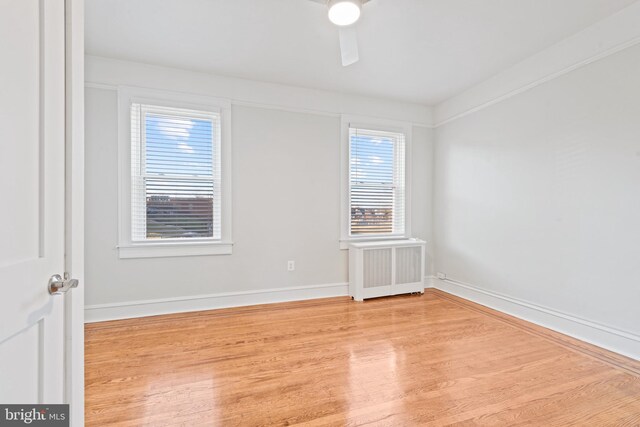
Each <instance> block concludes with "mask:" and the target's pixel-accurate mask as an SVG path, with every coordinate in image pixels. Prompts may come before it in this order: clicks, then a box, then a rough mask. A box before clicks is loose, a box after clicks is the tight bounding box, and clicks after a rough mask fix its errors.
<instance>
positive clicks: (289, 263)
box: [287, 261, 296, 271]
mask: <svg viewBox="0 0 640 427" xmlns="http://www.w3.org/2000/svg"><path fill="white" fill-rule="evenodd" d="M295 269H296V262H295V261H287V270H288V271H294V270H295Z"/></svg>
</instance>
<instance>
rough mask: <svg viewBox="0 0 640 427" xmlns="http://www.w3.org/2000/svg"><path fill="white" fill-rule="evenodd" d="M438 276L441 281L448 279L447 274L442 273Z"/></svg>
mask: <svg viewBox="0 0 640 427" xmlns="http://www.w3.org/2000/svg"><path fill="white" fill-rule="evenodd" d="M436 276H437V277H438V279H440V280H444V279H446V278H447V275H446V274H444V273H440V272H438V273H437V274H436Z"/></svg>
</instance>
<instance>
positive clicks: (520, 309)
mask: <svg viewBox="0 0 640 427" xmlns="http://www.w3.org/2000/svg"><path fill="white" fill-rule="evenodd" d="M433 287H434V288H436V289H439V290H441V291H444V292H447V293H449V294H452V295H455V296H458V297H460V298H464V299H466V300H469V301H472V302H475V303H477V304H480V305H483V306H485V307H489V308H492V309H494V310H497V311H501V312H503V313H506V314H509V315H511V316H514V317H517V318H520V319H523V320H526V321H528V322H531V323H534V324H536V325H540V326H543V327H545V328H549V329H551V330H554V331H557V332H560V333H563V334H565V335H568V336H570V337H573V338H577V339H579V340H581V341H584V342H587V343H590V344H593V345H596V346H598V347H602V348H604V349H607V350H610V351H613V352H615V353H618V354H621V355H624V356H627V357H630V358H632V359H635V360H640V336H638V335H635V334H633V333H630V332H627V331H621V330H619V329H616V328H613V327H611V326H607V325H602V324H598V323H595V322H591V321H588V320H585V319H581V318H578V317H575V316H572V315H569V314H566V313H561V312H559V311H556V310H552V309H549V308H546V307H541V306H539V305H536V304H532V303H529V302H526V301H522V300H518V299H516V298H512V297H509V296H506V295H502V294H498V293H496V292H491V291H487V290H484V289H481V288H479V287H478V286H475V285H471V284H469V283H464V282H460V281H457V280H453V279H449V278H447V279H444V280H441V279H437V278H434V279H433Z"/></svg>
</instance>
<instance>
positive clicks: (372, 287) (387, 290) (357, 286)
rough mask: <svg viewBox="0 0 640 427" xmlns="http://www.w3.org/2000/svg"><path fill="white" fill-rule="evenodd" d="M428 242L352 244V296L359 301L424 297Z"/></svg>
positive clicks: (411, 240)
mask: <svg viewBox="0 0 640 427" xmlns="http://www.w3.org/2000/svg"><path fill="white" fill-rule="evenodd" d="M424 252H425V242H424V240H419V239H403V240H386V241H375V242H360V243H351V244H349V295H351V296H352V297H353V299H354V300H356V301H362V300H364V299H367V298H376V297H382V296H387V295H398V294H406V293H411V292H421V293H424V282H423V280H424V279H423V278H424Z"/></svg>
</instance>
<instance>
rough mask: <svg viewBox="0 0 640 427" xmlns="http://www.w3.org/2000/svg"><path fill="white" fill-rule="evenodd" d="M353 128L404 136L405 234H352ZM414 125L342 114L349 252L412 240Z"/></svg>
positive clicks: (343, 240) (344, 238)
mask: <svg viewBox="0 0 640 427" xmlns="http://www.w3.org/2000/svg"><path fill="white" fill-rule="evenodd" d="M349 128H360V129H368V130H377V131H383V132H396V133H402V134H404V137H405V160H404V162H405V164H404V171H405V178H404V179H405V181H404V182H405V184H404V185H405V188H404V191H405V206H404V215H405V218H404V233H403V234H389V235H384V236H382V235H378V236H363V237H353V236H350V235H349V224H350V222H351V213H350V200H349V143H350V141H349ZM412 130H413V126H412V124H411V123H407V122H400V121H394V120H385V119H377V118H371V117H362V116H352V115H342V116H341V123H340V241H339V244H340V249H348V248H349V244H350V243H356V242H374V241H384V240H402V239H409V238H411V140H412Z"/></svg>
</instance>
